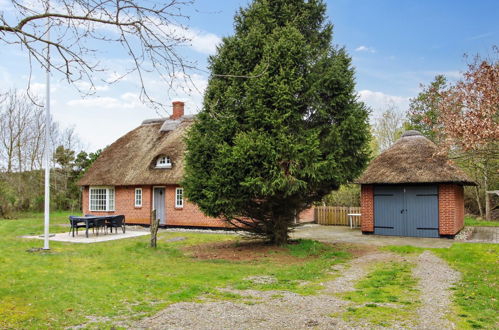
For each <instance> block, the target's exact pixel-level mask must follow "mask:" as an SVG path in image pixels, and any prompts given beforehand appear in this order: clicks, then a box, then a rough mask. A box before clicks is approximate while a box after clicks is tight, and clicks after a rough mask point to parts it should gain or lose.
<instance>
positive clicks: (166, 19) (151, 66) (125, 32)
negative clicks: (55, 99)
mask: <svg viewBox="0 0 499 330" xmlns="http://www.w3.org/2000/svg"><path fill="white" fill-rule="evenodd" d="M190 3H192V1H191V0H166V1H159V2H150V1H139V0H115V1H109V0H91V1H87V0H32V1H24V0H11V1H10V7H9V8H8V9H7V10H5V11H4V12H0V42H1V43H5V44H7V45H12V46H20V47H21V48H22V49H23V50H24V51H26V52H27V54H28V55H29V63H30V68H31V67H33V66H34V65H39V66H41V67H43V68H47V63H48V61H47V53H46V51H45V50H46V48H47V46H48V45H50V47H51V48H52V51H51V61H50V64H49V65H50V69H51V70H52V71H55V72H58V73H60V74H62V75H63V76H64V78H65V79H66V80H67V81H68V82H69V83H70V84H72V85H73V86H75V87H76V88H77V89H78V90H79V91H80V92H82V93H88V94H91V93H93V92H94V91H95V85H94V80H95V79H96V76H95V73H96V72H97V71H103V70H106V69H107V68H106V67H105V65H104V64H103V63H102V62H101V61H100V60H99V57H98V56H97V55H98V54H99V52H100V50H101V49H102V48H104V49H106V50H108V51H110V52H112V53H114V52H117V51H118V50H119V49H121V50H122V51H123V52H124V53H125V54H126V56H127V57H129V58H130V59H131V61H130V62H131V63H130V65H129V66H127V67H123V68H122V70H118V71H116V72H115V73H114V74H113V75H112V76H113V78H112V79H107V80H105V81H106V82H108V83H112V82H114V81H116V80H119V79H121V78H123V77H124V76H126V75H129V74H131V73H137V76H138V79H139V82H140V86H141V98H142V99H145V100H147V101H150V102H151V104H153V105H156V106H157V105H159V103H157V102H154V101H153V100H152V99H151V98H150V97H149V94H148V93H147V89H146V84H145V80H144V74H145V73H147V72H156V73H157V74H159V76H160V77H161V78H162V80H164V81H165V82H167V83H168V84H170V86H171V84H172V81H173V79H174V78H175V77H177V78H178V77H183V78H184V79H185V81H186V82H187V80H188V77H189V75H188V72H187V71H188V69H189V68H191V67H192V65H191V63H189V62H186V61H185V60H184V59H183V58H182V56H181V55H180V53H179V48H178V47H179V46H182V45H185V44H186V42H187V41H189V40H188V39H187V38H186V37H185V35H186V34H185V33H183V31H185V27H183V26H182V24H181V21H182V20H184V19H185V18H186V17H185V16H184V15H183V14H182V13H181V9H182V8H183V7H184V6H185V5H188V4H190ZM48 31H50V38H49V33H48ZM30 76H31V75H30ZM76 82H84V83H83V84H75V83H76ZM82 86H87V87H88V88H83V89H82V88H81V87H82Z"/></svg>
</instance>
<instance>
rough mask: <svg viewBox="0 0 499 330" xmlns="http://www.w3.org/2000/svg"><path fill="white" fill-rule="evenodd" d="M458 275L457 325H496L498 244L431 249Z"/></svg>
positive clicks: (498, 316) (498, 319)
mask: <svg viewBox="0 0 499 330" xmlns="http://www.w3.org/2000/svg"><path fill="white" fill-rule="evenodd" d="M433 251H434V252H435V253H436V254H437V255H438V256H440V257H442V258H443V259H445V260H446V261H447V262H448V263H449V264H450V265H451V266H452V267H454V268H455V269H457V270H458V271H459V272H461V274H462V280H461V281H460V282H459V284H458V285H457V286H456V287H455V288H454V289H455V293H454V302H455V304H456V309H457V311H456V314H457V320H456V321H457V323H458V325H459V327H460V328H483V329H498V328H499V257H498V256H499V245H498V244H466V243H456V244H454V245H453V246H452V247H451V248H450V249H434V250H433Z"/></svg>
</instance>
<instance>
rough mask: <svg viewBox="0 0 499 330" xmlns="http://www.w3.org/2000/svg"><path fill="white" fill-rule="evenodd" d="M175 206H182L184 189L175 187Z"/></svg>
mask: <svg viewBox="0 0 499 330" xmlns="http://www.w3.org/2000/svg"><path fill="white" fill-rule="evenodd" d="M175 206H176V207H183V206H184V189H182V188H177V189H176V193H175Z"/></svg>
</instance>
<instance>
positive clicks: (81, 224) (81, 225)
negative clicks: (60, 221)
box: [69, 215, 93, 236]
mask: <svg viewBox="0 0 499 330" xmlns="http://www.w3.org/2000/svg"><path fill="white" fill-rule="evenodd" d="M77 218H78V217H75V216H73V215H70V216H69V224H70V225H71V228H70V229H69V234H70V235H71V233H73V236H74V232H75V229H76V235H78V229H79V228H87V226H86V224H85V223H84V222H81V221H80V220H78V219H77ZM88 228H92V229H93V223H89V224H88Z"/></svg>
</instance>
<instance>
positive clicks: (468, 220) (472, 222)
mask: <svg viewBox="0 0 499 330" xmlns="http://www.w3.org/2000/svg"><path fill="white" fill-rule="evenodd" d="M464 225H465V226H485V227H497V226H499V221H486V220H480V219H477V218H474V217H470V216H466V217H464Z"/></svg>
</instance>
